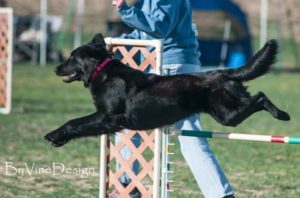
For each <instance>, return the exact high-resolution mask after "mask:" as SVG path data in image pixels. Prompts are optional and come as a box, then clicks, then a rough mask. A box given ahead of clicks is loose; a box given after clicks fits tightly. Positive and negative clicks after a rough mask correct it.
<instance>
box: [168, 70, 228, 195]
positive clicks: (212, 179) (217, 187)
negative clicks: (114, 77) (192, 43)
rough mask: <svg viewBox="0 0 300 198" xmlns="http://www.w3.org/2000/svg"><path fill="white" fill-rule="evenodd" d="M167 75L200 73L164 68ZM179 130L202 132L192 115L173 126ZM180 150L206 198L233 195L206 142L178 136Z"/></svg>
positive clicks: (197, 119)
mask: <svg viewBox="0 0 300 198" xmlns="http://www.w3.org/2000/svg"><path fill="white" fill-rule="evenodd" d="M164 69H167V70H168V71H167V72H168V74H169V75H174V74H177V73H195V72H200V66H198V65H167V66H164ZM174 127H175V128H177V129H179V130H202V127H201V124H200V117H199V115H193V116H191V117H189V118H187V119H183V120H180V121H178V122H176V123H175V124H174ZM178 140H179V143H180V150H181V153H182V155H183V156H184V158H185V160H186V162H187V164H188V165H189V167H190V169H191V171H192V173H193V175H194V177H195V179H196V181H197V184H198V186H199V188H200V189H201V191H202V193H203V195H204V196H205V197H206V198H221V197H224V196H226V195H230V194H233V190H232V188H231V186H230V184H229V182H228V180H227V178H226V176H225V174H224V173H223V170H222V169H221V167H220V165H219V163H218V161H217V159H216V157H215V156H214V154H213V152H212V150H211V148H210V146H209V144H208V141H207V140H206V139H205V138H200V137H187V136H178Z"/></svg>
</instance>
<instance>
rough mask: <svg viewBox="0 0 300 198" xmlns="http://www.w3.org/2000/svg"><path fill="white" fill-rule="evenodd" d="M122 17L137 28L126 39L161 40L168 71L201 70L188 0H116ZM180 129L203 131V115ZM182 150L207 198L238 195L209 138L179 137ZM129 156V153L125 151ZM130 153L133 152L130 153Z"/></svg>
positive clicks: (165, 68)
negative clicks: (201, 119)
mask: <svg viewBox="0 0 300 198" xmlns="http://www.w3.org/2000/svg"><path fill="white" fill-rule="evenodd" d="M112 4H113V5H114V6H115V7H116V9H117V11H118V13H119V15H120V17H121V19H122V20H123V21H124V22H125V23H126V24H127V25H129V26H130V27H132V28H134V31H133V32H132V33H130V34H123V35H121V36H120V38H125V39H146V40H152V39H161V40H162V42H163V56H162V57H163V58H162V67H163V71H164V74H169V75H174V74H182V73H194V72H200V70H201V68H200V62H199V56H200V52H199V50H198V42H197V38H196V29H195V28H193V25H192V11H191V8H190V3H189V1H188V0H131V4H128V3H127V2H126V1H125V0H112ZM174 125H175V128H176V129H179V130H183V129H185V130H202V128H201V124H200V120H199V115H194V116H191V117H189V118H187V119H184V120H181V121H179V122H177V123H175V124H174ZM178 140H179V142H180V149H181V152H182V154H183V156H184V158H185V160H186V161H187V163H188V165H189V167H190V169H191V171H192V173H193V175H194V177H195V179H196V181H197V183H198V185H199V187H200V189H201V191H202V193H203V194H204V196H205V197H206V198H219V197H220V198H221V197H234V196H233V190H232V188H231V186H230V184H229V182H228V180H227V178H226V176H225V175H224V173H223V171H222V169H221V167H220V165H219V163H218V161H217V159H216V158H215V156H214V154H213V152H212V151H211V149H210V146H209V144H208V142H207V140H206V139H205V138H199V137H185V136H179V137H178ZM122 155H126V154H124V153H123V154H122ZM129 155H130V154H129Z"/></svg>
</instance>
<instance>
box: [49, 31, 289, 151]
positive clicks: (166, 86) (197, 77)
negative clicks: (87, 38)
mask: <svg viewBox="0 0 300 198" xmlns="http://www.w3.org/2000/svg"><path fill="white" fill-rule="evenodd" d="M277 49H278V45H277V42H276V41H275V40H271V41H269V42H267V43H266V45H265V46H264V47H263V48H262V49H261V50H260V51H259V52H258V53H256V54H255V55H254V57H253V58H252V59H251V60H250V61H249V62H248V63H247V64H246V65H245V66H243V67H241V68H238V69H227V70H218V71H209V72H205V73H197V74H190V75H186V74H182V75H174V76H158V75H154V74H145V73H143V72H141V71H138V70H135V69H132V68H130V67H128V66H126V65H124V64H122V63H121V62H120V61H119V60H116V59H111V55H112V54H111V53H110V52H108V51H107V50H106V45H105V42H104V39H103V37H102V35H101V34H97V35H95V37H94V38H93V40H92V41H91V42H89V43H88V44H86V45H83V46H80V47H78V48H77V49H75V50H74V51H73V52H72V53H71V56H70V58H69V59H68V60H67V61H66V62H64V63H62V64H61V65H59V66H57V67H56V70H55V72H56V74H57V75H58V76H64V77H63V80H64V82H67V83H70V82H72V81H75V80H81V81H83V82H84V85H85V86H86V87H88V88H89V89H90V91H91V94H92V97H93V101H94V104H95V106H96V109H97V111H96V112H95V113H93V114H91V115H89V116H86V117H82V118H78V119H74V120H70V121H68V122H67V123H65V124H64V125H63V126H61V127H59V128H58V129H56V130H54V131H52V132H51V133H48V134H47V135H46V136H45V138H46V139H47V140H49V141H51V142H52V145H53V146H62V145H64V144H65V143H66V142H68V141H69V140H71V139H74V138H79V137H86V136H94V135H100V134H103V133H115V132H117V131H120V130H122V129H125V128H126V129H134V130H147V129H153V128H157V127H162V126H165V125H170V124H172V123H174V122H176V121H178V120H180V119H183V118H185V117H188V116H190V115H193V114H195V113H200V112H203V113H208V114H210V115H211V116H212V117H213V118H214V119H215V120H216V121H217V122H219V123H221V124H223V125H226V126H236V125H238V124H239V123H241V122H242V121H243V120H245V119H246V118H247V117H249V116H250V115H251V114H253V113H255V112H257V111H261V110H266V111H268V112H270V113H271V114H272V116H273V117H274V118H277V119H279V120H289V119H290V116H289V115H288V114H287V113H286V112H283V111H281V110H280V109H278V108H277V107H276V106H275V105H274V104H272V102H271V101H270V100H269V99H268V98H267V97H266V96H265V95H264V94H263V93H262V92H258V93H257V94H256V95H254V96H250V94H249V93H248V92H247V90H246V88H245V87H244V86H243V84H242V82H243V81H247V80H252V79H254V78H256V77H259V76H261V75H263V74H265V73H267V72H268V70H269V68H270V66H271V65H272V64H273V63H274V60H275V57H276V53H277Z"/></svg>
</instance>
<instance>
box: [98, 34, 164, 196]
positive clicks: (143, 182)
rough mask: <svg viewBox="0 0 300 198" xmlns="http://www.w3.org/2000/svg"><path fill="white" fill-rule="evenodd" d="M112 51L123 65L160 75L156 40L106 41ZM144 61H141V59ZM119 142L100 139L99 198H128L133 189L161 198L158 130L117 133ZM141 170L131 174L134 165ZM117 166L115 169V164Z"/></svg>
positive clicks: (109, 39) (110, 139) (159, 48)
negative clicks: (114, 197)
mask: <svg viewBox="0 0 300 198" xmlns="http://www.w3.org/2000/svg"><path fill="white" fill-rule="evenodd" d="M105 42H106V44H107V45H110V46H111V47H112V48H111V49H112V51H113V52H115V53H116V54H118V55H120V56H121V57H118V58H120V59H121V61H122V62H123V63H124V64H128V66H131V67H133V68H135V69H139V70H142V71H145V70H147V69H149V67H151V68H152V70H153V71H155V73H156V74H161V51H162V44H161V42H160V41H159V40H151V41H150V40H131V39H117V38H106V39H105ZM141 56H142V57H144V59H143V61H141V62H139V61H140V57H141ZM117 134H118V135H119V137H120V139H121V140H120V141H115V139H114V136H111V137H108V136H107V135H101V148H100V149H101V153H100V186H99V197H100V198H106V197H109V194H110V193H111V191H112V190H116V191H117V192H118V196H117V197H118V198H128V197H129V194H130V192H132V191H133V190H134V189H135V190H138V191H139V192H140V193H141V196H142V197H153V198H159V197H160V181H161V168H160V167H161V159H162V157H161V153H162V149H161V148H162V146H161V144H162V134H165V133H161V129H155V130H153V131H126V132H119V133H117ZM134 138H140V139H141V141H140V144H139V145H138V146H136V145H135V144H134V143H133V142H132V140H133V139H134ZM124 148H126V149H129V150H130V152H131V155H130V156H129V157H128V158H124V156H122V154H121V153H122V149H124ZM135 162H137V163H138V164H139V166H140V169H139V171H138V173H135V172H133V171H132V165H133V163H135ZM117 163H118V166H116V164H117ZM124 174H127V176H128V177H129V178H130V182H129V184H128V185H127V186H124V185H122V184H121V182H120V181H119V179H120V177H122V175H124Z"/></svg>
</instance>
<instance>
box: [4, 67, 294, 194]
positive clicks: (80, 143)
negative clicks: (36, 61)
mask: <svg viewBox="0 0 300 198" xmlns="http://www.w3.org/2000/svg"><path fill="white" fill-rule="evenodd" d="M13 77H14V78H13V112H12V113H11V114H10V115H0V177H1V179H0V196H1V197H5V198H6V197H43V198H44V197H49V198H50V197H51V198H52V197H59V198H60V197H68V198H69V197H78V198H80V197H96V196H97V194H98V173H99V138H84V139H80V140H76V141H72V142H70V143H69V144H67V145H65V146H64V147H62V148H59V149H57V148H53V147H51V146H50V144H49V143H48V142H45V141H44V140H43V135H44V134H45V133H46V132H48V131H50V130H53V129H55V128H56V127H58V126H59V125H61V124H62V123H64V122H65V121H67V120H69V119H71V118H75V117H79V116H82V115H86V114H88V113H91V112H93V111H94V108H93V105H92V102H91V97H90V95H89V94H88V90H87V89H84V88H83V85H82V84H81V83H72V84H68V85H66V84H63V83H62V82H61V79H60V78H58V77H56V76H55V75H54V73H53V72H52V67H51V66H47V67H43V68H41V67H38V66H35V65H28V64H27V65H26V64H21V65H15V67H14V75H13ZM299 77H300V75H299V74H272V73H271V74H269V75H267V76H265V77H262V78H260V79H257V80H255V81H252V82H250V83H249V89H250V91H251V92H253V93H255V92H257V91H258V90H262V91H264V92H265V93H266V94H267V95H268V96H269V97H270V98H271V99H272V101H273V102H274V103H275V104H276V105H278V106H279V107H281V108H282V109H284V110H287V111H288V112H289V113H290V114H291V117H292V121H290V122H280V121H277V120H275V119H273V118H272V117H271V116H270V115H269V114H267V113H265V112H261V113H257V114H255V115H254V116H252V117H250V118H249V119H247V120H246V121H245V122H244V123H243V124H241V125H240V126H238V127H236V128H229V127H223V126H221V125H219V124H217V123H216V122H215V121H214V120H212V119H211V118H210V117H208V116H206V115H203V116H202V123H203V126H204V128H205V129H207V130H215V131H226V132H241V133H253V134H274V135H275V134H276V135H288V136H297V135H298V136H300V134H299V132H300V123H299V122H298V118H300V102H299V100H298V98H300V91H299V86H298V85H299V79H300V78H299ZM173 141H174V142H175V143H176V146H175V157H174V158H173V159H174V161H175V162H176V165H175V167H174V168H173V169H174V171H175V174H174V175H173V176H172V178H173V179H174V180H175V181H176V182H175V183H174V184H173V185H172V187H173V189H174V192H173V193H171V197H172V198H173V197H174V198H177V197H178V198H185V197H189V198H197V197H201V193H200V191H199V189H198V187H197V184H196V183H195V180H194V179H193V176H192V175H191V173H190V170H189V168H188V167H187V165H186V164H185V161H184V160H183V158H182V156H181V154H180V151H179V143H178V142H177V138H176V137H173ZM210 144H211V147H212V149H213V150H214V152H215V154H216V156H217V158H218V159H219V161H220V163H221V165H222V167H223V169H224V171H225V173H226V175H227V176H228V178H229V180H230V181H231V183H232V186H233V188H234V189H235V191H236V195H237V197H270V198H271V197H295V198H297V197H300V188H299V186H300V180H299V178H298V175H299V173H300V166H299V162H300V151H299V148H300V147H299V146H297V145H277V144H276V145H273V144H269V143H256V142H241V141H227V140H217V139H213V140H210ZM5 162H12V163H14V166H16V167H19V168H24V164H25V163H27V165H28V166H29V168H30V167H31V166H32V165H33V163H35V164H36V165H37V166H38V167H40V168H46V167H49V166H52V163H53V162H59V163H62V164H64V165H65V166H66V167H68V168H79V167H82V168H94V169H95V171H96V173H94V174H91V175H89V176H88V177H81V176H80V175H79V174H74V173H73V174H62V175H57V176H53V175H51V174H37V173H33V175H32V176H30V175H28V174H25V175H24V177H21V176H20V175H19V177H18V176H17V175H14V176H8V175H6V170H5V167H6V166H5Z"/></svg>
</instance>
